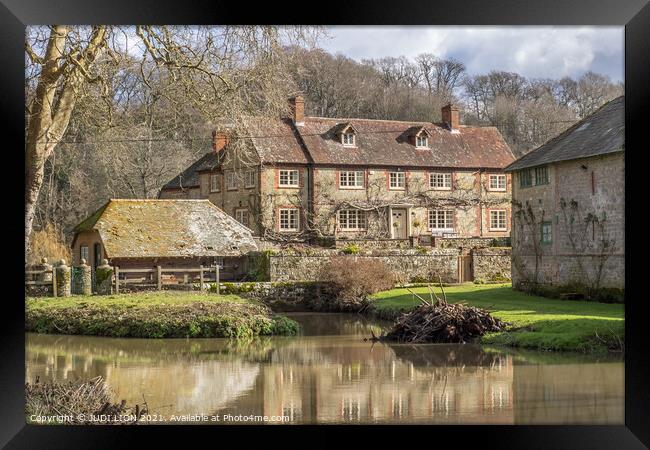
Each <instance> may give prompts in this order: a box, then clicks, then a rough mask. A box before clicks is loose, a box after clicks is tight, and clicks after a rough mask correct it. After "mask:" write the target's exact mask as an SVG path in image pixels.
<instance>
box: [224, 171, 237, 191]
mask: <svg viewBox="0 0 650 450" xmlns="http://www.w3.org/2000/svg"><path fill="white" fill-rule="evenodd" d="M226 189H227V190H229V191H234V190H235V189H237V174H236V173H235V172H228V173H227V174H226Z"/></svg>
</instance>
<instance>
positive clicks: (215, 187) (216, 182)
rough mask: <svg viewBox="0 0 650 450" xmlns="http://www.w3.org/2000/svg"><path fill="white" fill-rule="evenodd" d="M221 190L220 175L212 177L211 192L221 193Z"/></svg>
mask: <svg viewBox="0 0 650 450" xmlns="http://www.w3.org/2000/svg"><path fill="white" fill-rule="evenodd" d="M220 190H221V179H220V178H219V174H218V173H213V174H212V175H210V192H219V191H220Z"/></svg>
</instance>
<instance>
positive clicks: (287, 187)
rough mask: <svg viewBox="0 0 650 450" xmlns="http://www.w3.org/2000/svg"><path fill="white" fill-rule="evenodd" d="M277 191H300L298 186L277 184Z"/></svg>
mask: <svg viewBox="0 0 650 450" xmlns="http://www.w3.org/2000/svg"><path fill="white" fill-rule="evenodd" d="M278 189H300V186H299V185H297V184H295V185H294V184H291V185H289V184H279V185H278Z"/></svg>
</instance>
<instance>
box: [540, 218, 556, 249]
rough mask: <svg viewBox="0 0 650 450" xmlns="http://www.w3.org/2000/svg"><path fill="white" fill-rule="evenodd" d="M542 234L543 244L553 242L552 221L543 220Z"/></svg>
mask: <svg viewBox="0 0 650 450" xmlns="http://www.w3.org/2000/svg"><path fill="white" fill-rule="evenodd" d="M540 234H541V241H542V244H544V245H547V244H550V243H551V242H553V227H552V225H551V222H542V223H541V224H540Z"/></svg>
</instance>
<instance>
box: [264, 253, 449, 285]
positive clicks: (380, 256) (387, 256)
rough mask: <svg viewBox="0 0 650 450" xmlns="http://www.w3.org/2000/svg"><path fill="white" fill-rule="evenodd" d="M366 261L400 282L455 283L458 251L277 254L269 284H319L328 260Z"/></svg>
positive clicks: (270, 265) (273, 260) (271, 266)
mask: <svg viewBox="0 0 650 450" xmlns="http://www.w3.org/2000/svg"><path fill="white" fill-rule="evenodd" d="M333 256H337V257H342V258H350V260H354V259H365V258H372V259H377V260H379V261H382V262H383V263H384V264H386V266H387V267H388V268H389V269H390V270H391V271H392V272H393V273H394V274H395V277H396V280H397V281H398V282H400V283H408V282H413V281H428V280H431V281H437V280H438V276H440V278H441V279H442V281H443V282H445V283H455V282H457V281H458V250H456V249H430V250H424V249H386V250H381V251H379V250H375V251H372V252H364V253H360V254H356V255H342V254H341V253H340V252H337V251H319V252H314V253H311V254H296V255H292V254H287V253H284V254H276V255H271V256H269V278H270V281H283V282H288V281H319V274H320V270H321V267H322V266H323V265H324V264H325V263H326V262H327V261H328V259H329V258H331V257H333Z"/></svg>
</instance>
